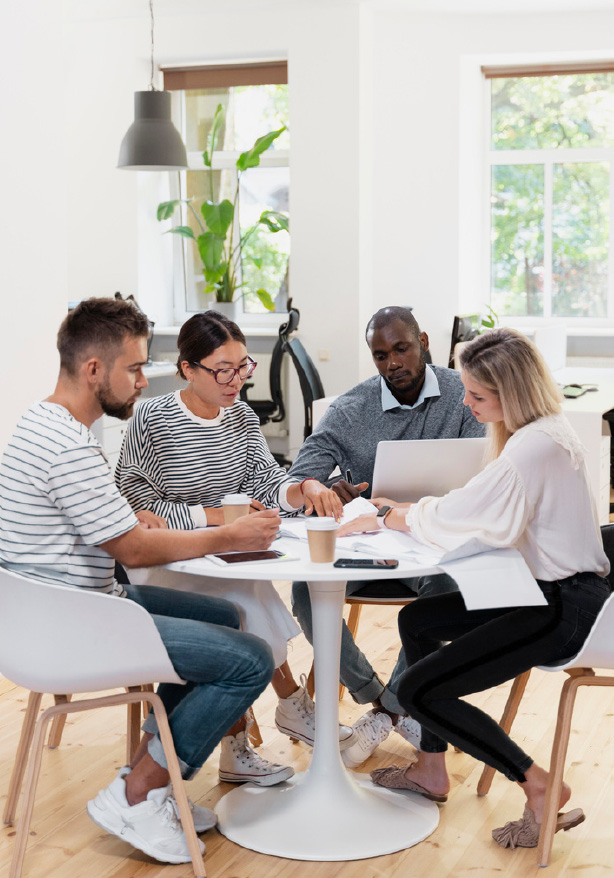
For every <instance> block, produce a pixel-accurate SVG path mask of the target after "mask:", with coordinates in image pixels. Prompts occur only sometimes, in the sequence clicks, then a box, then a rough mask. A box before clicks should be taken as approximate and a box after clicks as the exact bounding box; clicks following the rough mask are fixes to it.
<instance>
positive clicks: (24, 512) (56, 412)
mask: <svg viewBox="0 0 614 878" xmlns="http://www.w3.org/2000/svg"><path fill="white" fill-rule="evenodd" d="M137 525H138V521H137V518H136V516H135V515H134V513H133V511H132V510H131V508H130V506H129V505H128V503H127V502H126V501H125V500H124V499H123V497H121V496H120V494H119V491H118V490H117V487H116V485H115V483H114V482H113V476H112V475H111V471H110V468H109V464H108V463H107V460H106V458H105V456H104V453H103V451H102V448H101V447H100V445H99V444H98V442H97V440H96V439H95V437H94V436H93V435H92V433H90V431H89V430H88V429H87V427H86V426H85V425H84V424H82V423H81V422H80V421H77V420H76V419H75V418H73V416H72V415H71V414H70V412H69V411H68V410H67V409H65V408H64V406H61V405H58V404H56V403H49V402H40V403H36V405H33V406H32V407H31V408H30V409H28V411H27V412H26V413H25V414H24V416H23V417H22V418H21V420H20V422H19V423H18V425H17V428H16V430H15V432H14V434H13V436H12V438H11V440H10V442H9V444H8V447H7V449H6V451H5V453H4V455H3V457H2V462H1V463H0V563H1V564H2V566H4V567H7V568H8V569H10V570H14V571H15V572H16V573H21V574H23V575H24V576H31V577H33V578H34V579H39V580H43V581H44V582H52V583H54V584H56V585H69V586H78V587H81V588H92V589H96V590H97V591H102V592H108V593H111V594H119V595H123V594H124V590H123V588H122V586H121V585H119V584H118V583H117V582H116V581H115V578H114V569H115V562H114V560H113V558H111V556H110V555H108V554H107V552H105V551H104V550H103V549H100V548H98V547H99V545H100V544H101V543H105V542H107V540H111V539H114V538H115V537H119V536H121V535H122V534H124V533H127V532H128V531H130V530H132V528H134V527H136V526H137Z"/></svg>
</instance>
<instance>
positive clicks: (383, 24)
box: [0, 0, 614, 444]
mask: <svg viewBox="0 0 614 878" xmlns="http://www.w3.org/2000/svg"><path fill="white" fill-rule="evenodd" d="M220 9H221V10H222V11H220ZM612 33H614V12H603V13H582V14H571V13H569V12H567V13H565V14H558V15H557V14H548V15H546V14H529V13H523V14H521V15H520V14H519V15H501V14H499V15H490V14H479V15H478V14H474V15H460V14H455V13H451V12H442V13H439V14H437V15H434V14H429V13H424V12H416V11H413V12H412V11H411V10H409V9H408V7H407V6H406V5H404V4H401V3H399V2H393V0H390V2H389V0H378V2H374V3H369V2H365V3H360V2H345V0H328V2H317V0H313V2H308V0H300V2H299V0H259V2H256V0H253V2H247V0H228V2H227V3H226V4H225V5H223V6H220V4H219V3H213V0H157V2H156V60H157V62H158V63H171V62H198V61H203V60H216V59H240V58H245V57H254V56H259V57H266V56H280V55H287V56H288V59H289V71H290V99H291V111H290V112H291V118H290V127H291V133H292V166H291V198H292V265H291V272H292V293H293V296H294V299H295V302H296V304H297V305H298V307H299V308H300V310H301V314H302V321H301V336H302V338H303V341H304V343H305V345H306V346H307V348H308V349H309V350H310V352H311V353H312V354H314V355H316V357H317V353H318V351H320V350H325V351H329V355H330V359H329V360H328V361H326V362H321V363H318V366H319V368H320V370H321V374H322V377H323V381H324V386H325V388H326V391H327V393H329V394H334V393H338V392H340V391H343V390H344V389H346V388H347V387H348V386H350V385H351V384H353V383H354V382H355V381H356V380H358V379H359V378H362V377H365V376H366V375H368V374H370V373H371V372H372V364H371V363H370V360H369V357H368V352H367V350H366V347H365V345H364V341H363V330H364V325H365V322H366V320H367V318H368V317H369V316H370V314H371V313H372V312H373V311H374V310H375V309H376V308H378V307H382V306H383V305H387V304H412V305H413V306H414V307H415V308H416V315H417V317H418V319H419V320H420V322H421V324H422V325H423V327H424V328H425V329H426V330H427V331H428V332H429V335H430V336H431V340H432V345H433V352H434V359H435V362H439V363H442V362H445V358H446V355H447V346H448V340H449V333H450V328H451V323H452V316H453V315H454V313H456V312H457V311H458V310H459V307H461V306H459V300H462V309H463V310H465V309H467V308H468V307H470V303H471V302H472V298H473V297H474V298H473V301H474V302H475V304H478V305H479V304H481V302H483V301H484V295H483V293H482V291H481V290H480V289H479V287H480V281H481V279H480V273H479V270H478V268H477V266H478V255H477V254H476V253H474V252H471V249H470V244H467V241H468V240H469V241H470V240H471V239H472V237H471V235H470V236H469V238H466V237H465V236H464V232H466V231H467V228H469V229H470V230H471V227H472V223H471V222H468V221H467V216H471V204H469V209H468V207H467V205H468V203H473V204H474V208H473V209H474V210H475V204H476V203H478V201H479V198H480V196H481V193H480V192H479V191H478V189H479V186H480V183H479V180H478V182H477V184H476V182H475V180H476V179H477V178H476V174H477V176H478V177H479V168H480V162H479V158H480V156H479V146H478V148H477V149H476V148H475V147H473V146H472V145H471V144H472V143H474V141H473V140H472V138H474V137H477V138H478V139H479V136H480V134H479V133H478V134H476V129H478V128H479V125H480V108H479V106H478V107H477V109H476V104H475V100H474V98H470V99H469V100H470V102H472V103H471V105H469V103H467V100H468V98H467V94H468V93H471V94H473V95H475V88H476V83H479V79H476V75H477V74H476V72H475V71H476V65H477V64H478V61H477V60H476V59H478V58H479V57H480V56H483V55H488V56H489V57H490V59H491V60H492V57H493V56H494V55H497V54H499V53H505V54H507V55H508V56H509V54H510V53H511V54H520V53H527V52H528V53H530V52H539V53H545V52H548V53H549V52H558V53H563V54H564V53H572V52H573V53H578V52H595V51H601V52H610V54H612V53H614V46H612V39H611V34H612ZM0 50H1V51H0V65H2V68H3V72H4V73H5V75H4V77H3V81H4V83H5V86H4V87H3V90H2V94H1V97H0V102H1V103H2V106H1V107H0V112H1V116H0V118H2V121H3V137H2V147H1V148H2V156H3V161H2V163H0V175H1V181H2V184H3V186H2V193H3V197H4V199H5V205H9V207H7V208H6V209H5V210H4V211H3V217H2V223H3V231H4V234H3V235H2V238H1V239H0V240H2V248H3V258H2V260H1V261H0V279H1V281H2V286H1V289H2V296H3V304H4V310H3V313H4V316H5V319H4V320H3V321H2V324H1V325H0V341H1V344H0V351H1V353H0V357H1V358H2V377H3V379H4V386H5V398H4V403H5V404H4V415H5V417H4V419H3V427H2V433H1V434H0V441H1V442H2V444H3V441H4V439H5V438H6V436H7V435H8V433H9V432H10V430H11V429H12V426H13V423H14V421H15V420H16V418H17V415H18V413H19V411H21V410H22V409H23V408H24V407H25V405H27V404H28V403H29V402H30V401H31V400H32V399H33V398H36V397H38V396H41V395H44V394H45V393H47V392H48V391H49V390H50V389H51V385H52V382H53V377H54V372H55V368H56V360H55V354H54V335H55V330H56V327H57V325H58V323H59V321H60V319H61V316H62V314H63V312H64V305H65V302H66V300H67V299H79V298H82V297H83V296H85V295H108V294H110V293H113V292H114V291H115V290H117V289H119V290H121V291H122V292H124V293H130V292H137V293H138V294H139V296H140V298H141V300H142V301H143V302H144V304H146V307H148V308H150V309H151V310H152V316H153V317H154V319H156V320H157V321H159V322H161V323H165V322H168V320H169V319H170V311H169V310H168V308H167V307H166V305H165V303H166V302H168V295H167V294H168V291H169V289H170V275H169V271H168V256H169V252H168V251H169V249H170V248H169V238H168V236H167V237H166V239H165V238H163V237H162V236H161V235H159V227H158V226H157V224H156V223H155V221H154V220H153V215H152V210H153V208H154V207H155V204H156V203H157V201H158V200H160V198H162V197H164V195H165V192H166V185H167V181H166V177H165V175H163V174H157V175H156V174H146V175H141V174H136V173H133V172H126V171H118V170H117V169H116V162H117V154H118V150H119V144H120V141H121V139H122V137H123V135H124V133H125V131H126V129H127V128H128V125H129V124H130V122H131V121H132V114H133V103H132V102H133V92H134V91H135V90H140V89H143V88H147V86H148V80H149V15H148V6H147V3H146V2H145V0H63V2H61V0H27V3H26V2H25V0H24V2H17V0H0ZM60 58H64V59H65V60H64V62H63V63H64V67H65V70H64V69H63V68H62V64H61V62H60V61H59V60H58V59H60ZM11 86H12V89H11ZM478 90H479V88H478ZM461 101H464V105H463V106H462V107H461ZM64 107H65V108H66V115H65V116H64ZM475 142H478V141H475ZM468 144H469V145H468ZM461 150H463V151H464V155H465V163H464V165H463V167H464V168H465V169H467V168H469V172H470V174H473V177H472V176H466V175H465V174H463V175H461V173H460V164H459V151H461ZM146 202H149V205H148V204H147V203H146ZM459 266H460V267H461V269H462V277H461V278H460V282H459ZM41 363H42V364H43V365H42V366H41V365H39V364H41Z"/></svg>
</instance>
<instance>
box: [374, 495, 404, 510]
mask: <svg viewBox="0 0 614 878" xmlns="http://www.w3.org/2000/svg"><path fill="white" fill-rule="evenodd" d="M370 502H371V503H373V505H374V506H377V508H378V509H381V508H382V506H391V507H392V509H409V507H410V506H411V503H397V501H396V500H391V499H390V498H389V497H376V498H375V499H371V501H370Z"/></svg>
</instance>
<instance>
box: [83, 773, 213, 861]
mask: <svg viewBox="0 0 614 878" xmlns="http://www.w3.org/2000/svg"><path fill="white" fill-rule="evenodd" d="M170 791H171V787H170V785H169V786H167V787H160V788H159V789H156V790H150V791H149V793H148V794H147V799H146V800H145V801H144V802H139V804H138V805H129V804H128V800H127V799H126V781H125V780H124V779H123V777H116V778H115V780H114V781H112V783H110V784H109V786H108V787H107V788H106V789H105V790H100V792H99V793H98V795H97V796H96V798H95V799H92V800H91V801H90V802H88V803H87V813H88V814H89V816H90V817H91V818H92V820H93V821H94V823H96V824H97V825H98V826H100V827H101V828H102V829H105V830H106V831H107V832H110V833H111V834H112V835H116V836H118V838H121V839H123V841H127V842H129V844H131V845H132V846H133V847H135V848H138V849H139V850H140V851H143V853H145V854H147V855H148V856H149V857H153V859H154V860H159V861H160V862H161V863H189V862H190V861H191V859H192V858H191V857H190V851H189V850H188V842H187V839H186V837H185V835H184V832H183V829H182V828H181V823H180V822H179V821H178V820H177V817H176V815H175V809H174V807H173V804H172V802H171V799H170V795H169V794H170ZM198 843H199V845H200V850H201V853H203V854H204V852H205V846H204V844H203V843H202V841H200V839H199V842H198Z"/></svg>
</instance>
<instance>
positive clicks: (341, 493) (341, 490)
mask: <svg viewBox="0 0 614 878" xmlns="http://www.w3.org/2000/svg"><path fill="white" fill-rule="evenodd" d="M368 487H369V482H361V483H360V484H359V485H350V483H349V482H346V480H345V479H339V481H338V482H335V484H334V485H333V486H332V490H333V491H334V492H335V494H336V495H337V496H338V497H339V499H340V500H341V502H342V503H343V505H344V506H345V504H346V503H349V502H350V500H355V499H356V497H360V495H361V494H362V492H363V491H366V490H367V488H368Z"/></svg>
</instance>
